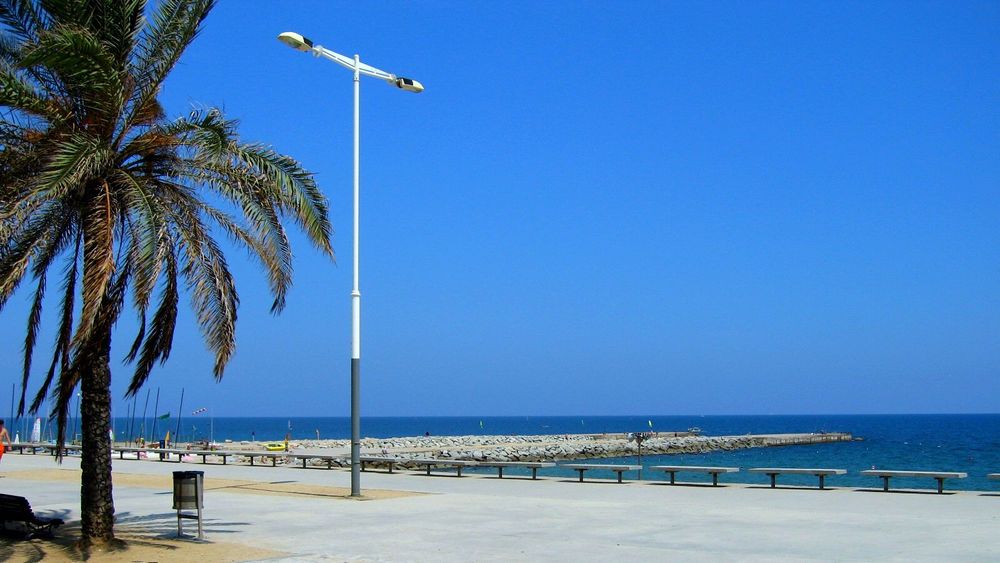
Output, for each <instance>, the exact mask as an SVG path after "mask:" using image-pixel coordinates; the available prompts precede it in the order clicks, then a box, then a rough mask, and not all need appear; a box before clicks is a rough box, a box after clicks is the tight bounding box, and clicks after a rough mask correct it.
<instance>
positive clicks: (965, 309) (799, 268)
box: [0, 0, 1000, 416]
mask: <svg viewBox="0 0 1000 563" xmlns="http://www.w3.org/2000/svg"><path fill="white" fill-rule="evenodd" d="M998 29H1000V4H998V3H996V2H960V3H954V2H919V3H918V2H899V3H895V2H843V3H841V2H837V3H834V2H752V3H746V2H717V3H708V2H683V3H681V2H674V3H668V2H641V3H639V2H573V3H570V2H542V3H539V2H525V3H506V2H504V3H494V4H489V3H484V2H471V3H470V2H433V3H404V2H360V3H359V2H350V3H345V2H311V3H306V2H296V3H291V2H240V1H236V0H223V1H222V2H220V5H219V6H218V8H217V9H216V10H215V11H214V12H213V14H212V15H211V16H210V17H209V19H208V20H207V22H206V26H205V30H204V32H203V35H202V36H201V37H200V38H199V39H198V40H197V41H196V43H195V44H194V46H193V47H192V48H191V49H190V50H189V52H188V53H187V55H186V57H185V58H184V59H183V60H182V64H181V66H180V67H179V68H178V69H177V71H176V72H175V73H174V76H173V77H172V79H171V80H170V82H169V83H168V84H167V87H166V90H165V92H164V96H163V99H164V101H165V103H166V105H167V108H168V112H169V113H171V114H179V113H181V112H185V111H187V109H188V108H189V107H190V105H191V104H204V105H219V106H222V107H224V109H225V110H226V112H227V114H228V115H229V116H230V117H236V118H239V119H240V120H241V121H242V131H243V135H244V138H245V139H246V140H260V141H265V142H268V143H271V144H273V145H274V146H275V147H276V148H277V149H279V150H281V151H283V152H287V153H289V154H291V155H293V156H295V157H296V158H298V159H299V160H301V161H302V162H303V163H304V164H305V166H306V167H308V168H309V169H311V170H313V171H315V172H316V173H317V177H318V180H319V182H320V185H321V187H322V188H323V189H324V191H325V192H326V193H327V194H328V196H329V198H330V200H331V203H332V219H333V222H334V225H335V228H336V230H337V232H336V237H335V247H336V250H337V253H338V264H337V265H333V264H331V263H330V262H328V261H325V260H323V259H322V258H321V257H320V256H319V255H318V254H317V253H316V252H315V251H313V250H312V249H310V248H308V246H307V245H306V244H305V240H304V239H303V238H302V237H299V236H297V237H296V239H295V242H296V243H297V245H296V251H297V253H296V264H295V266H296V277H295V287H294V288H293V291H292V293H291V295H290V297H289V299H288V307H287V309H286V311H285V312H284V314H282V315H281V316H279V317H276V318H273V317H271V316H270V315H269V314H268V307H269V304H270V299H269V298H268V297H267V295H266V285H265V283H264V279H263V276H262V275H261V274H260V273H259V272H258V271H257V270H256V269H255V267H254V266H253V265H252V264H250V263H249V262H247V261H245V260H244V259H243V255H242V253H240V252H234V253H233V254H232V256H231V262H232V264H233V268H234V269H235V270H236V272H237V279H238V281H239V288H240V292H241V293H240V294H241V299H242V307H241V309H240V321H239V326H238V340H239V348H238V351H237V353H236V355H235V357H234V358H233V360H232V362H231V363H230V365H229V368H228V370H227V372H226V376H225V379H224V380H223V382H222V383H221V384H216V383H214V382H213V381H212V378H211V359H210V357H209V356H208V354H207V353H206V352H205V351H204V346H203V344H202V342H201V340H200V335H199V333H198V331H197V329H196V327H195V325H194V323H193V322H192V319H191V315H190V312H189V311H185V315H184V318H183V319H182V324H181V325H180V327H179V330H178V333H177V337H176V339H175V345H174V352H173V355H172V356H171V358H170V360H169V362H168V364H167V365H166V366H164V367H162V368H159V369H158V370H156V371H155V372H154V375H153V377H152V379H151V381H150V385H151V386H152V388H153V389H154V393H155V388H156V387H157V386H158V387H160V388H162V395H161V408H160V410H161V411H165V410H167V409H170V410H174V411H176V408H177V400H178V398H179V395H180V388H181V387H185V388H186V398H185V411H188V410H189V407H190V409H194V408H196V407H200V406H207V407H210V408H212V409H213V410H214V411H215V413H216V414H217V415H223V416H225V415H229V416H239V415H249V416H272V415H273V416H287V415H329V416H346V415H348V408H349V400H348V395H349V366H350V361H349V358H350V300H349V293H350V286H351V215H350V212H351V111H352V106H351V104H352V101H351V100H352V84H351V76H350V73H349V72H348V71H346V70H344V69H342V68H340V67H338V66H336V65H334V64H332V63H328V62H325V61H322V60H319V59H313V58H312V57H310V56H308V55H305V54H302V53H297V52H294V51H292V50H290V49H288V48H287V47H284V46H283V45H282V44H280V43H279V42H278V41H276V40H275V36H276V35H277V34H278V33H280V32H282V31H298V32H300V33H302V34H304V35H306V36H307V37H310V38H312V39H314V40H315V41H316V42H318V43H321V44H323V45H325V46H327V47H329V48H331V49H333V50H335V51H338V52H341V53H344V54H347V55H352V54H353V53H355V52H358V53H361V55H362V60H363V61H366V62H368V63H370V64H372V65H374V66H377V67H380V68H383V69H385V70H388V71H390V72H395V73H398V74H401V75H404V76H412V77H414V78H417V79H418V80H420V81H422V82H423V83H424V84H425V86H426V87H427V91H426V92H425V93H423V94H420V95H412V94H408V93H404V92H401V91H399V90H396V89H394V88H390V87H387V86H386V85H385V84H383V83H380V82H378V81H375V80H372V79H365V81H364V82H363V84H362V239H361V242H362V254H361V257H362V270H361V275H362V277H361V291H362V296H363V297H362V313H363V321H362V322H363V325H362V326H363V349H362V357H363V360H362V379H363V413H364V414H366V415H382V416H397V415H472V416H475V415H505V414H507V415H521V414H535V415H547V414H553V415H556V414H590V415H600V414H640V413H654V414H741V413H747V414H758V413H760V414H767V413H898V412H903V413H905V412H998V411H1000V74H998V69H1000V34H998V33H997V30H998ZM27 300H28V296H27V293H26V292H22V293H21V294H20V295H19V296H18V298H17V299H15V302H14V303H12V304H11V305H10V306H9V307H8V309H7V310H6V311H5V312H4V313H3V316H2V317H0V373H2V374H3V378H2V379H0V382H2V381H7V383H6V384H7V386H8V389H9V386H10V384H11V382H13V381H15V380H16V378H17V374H19V370H20V359H19V355H20V347H21V341H22V340H23V334H24V328H23V327H24V322H25V320H24V319H25V311H26V309H27ZM54 311H55V307H54V304H53V305H49V309H48V310H47V313H48V314H49V316H48V317H47V319H48V320H49V326H51V321H52V320H53V319H54V317H52V316H51V315H52V314H53V313H54ZM133 328H134V320H133V318H132V315H131V314H126V316H125V320H123V322H122V324H121V330H120V331H119V333H118V336H117V341H116V342H117V344H116V347H115V355H116V356H117V357H119V358H120V357H122V356H124V353H125V349H126V347H127V344H128V343H129V342H130V339H131V336H132V332H131V331H132V330H133ZM52 338H53V337H52V332H51V328H49V329H47V330H46V331H45V332H44V333H43V334H42V339H43V340H42V342H43V343H45V344H46V345H47V344H48V343H50V342H51V341H52ZM46 352H47V350H46ZM39 358H41V356H39ZM43 363H47V362H45V361H44V360H42V359H39V360H38V361H37V362H36V366H38V368H37V369H38V370H40V369H43V367H42V364H43ZM113 367H114V368H115V369H116V372H115V375H114V388H115V397H116V400H118V403H117V404H118V406H119V407H122V405H123V403H122V402H121V401H120V397H121V395H122V392H123V390H124V388H125V385H126V383H127V380H128V377H129V373H130V372H129V369H128V368H125V367H120V366H118V365H117V364H116V365H114V366H113ZM33 381H34V382H35V384H37V383H38V382H39V381H40V374H39V373H35V375H34V379H33ZM7 392H9V391H6V392H5V391H2V388H0V397H3V396H4V394H5V393H7ZM143 398H144V395H141V396H140V408H141V401H142V399H143ZM6 403H7V399H3V400H2V404H6ZM164 405H166V406H165V407H164ZM4 414H6V409H4ZM118 414H119V415H124V408H119V410H118ZM187 414H189V412H186V413H185V415H187Z"/></svg>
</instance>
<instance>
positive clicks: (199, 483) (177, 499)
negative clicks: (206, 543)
mask: <svg viewBox="0 0 1000 563" xmlns="http://www.w3.org/2000/svg"><path fill="white" fill-rule="evenodd" d="M204 479H205V472H204V471H174V510H176V511H177V536H178V537H180V536H181V535H183V534H182V530H181V519H182V518H189V519H192V520H197V521H198V539H203V538H204V534H203V533H202V528H201V509H203V508H205V498H204V490H205V488H204ZM182 510H197V511H198V513H197V514H184V513H182V512H181V511H182Z"/></svg>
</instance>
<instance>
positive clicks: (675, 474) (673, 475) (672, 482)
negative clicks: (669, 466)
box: [670, 471, 677, 485]
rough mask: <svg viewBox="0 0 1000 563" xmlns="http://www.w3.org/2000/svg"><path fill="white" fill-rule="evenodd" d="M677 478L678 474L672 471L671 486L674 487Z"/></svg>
mask: <svg viewBox="0 0 1000 563" xmlns="http://www.w3.org/2000/svg"><path fill="white" fill-rule="evenodd" d="M676 476H677V473H676V472H674V471H670V484H671V485H673V484H674V478H675V477H676Z"/></svg>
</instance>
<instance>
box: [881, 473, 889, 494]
mask: <svg viewBox="0 0 1000 563" xmlns="http://www.w3.org/2000/svg"><path fill="white" fill-rule="evenodd" d="M882 490H883V491H885V492H889V476H888V475H883V476H882Z"/></svg>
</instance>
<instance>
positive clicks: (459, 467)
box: [458, 465, 462, 477]
mask: <svg viewBox="0 0 1000 563" xmlns="http://www.w3.org/2000/svg"><path fill="white" fill-rule="evenodd" d="M458 476H459V477H461V476H462V466H461V465H459V466H458Z"/></svg>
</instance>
